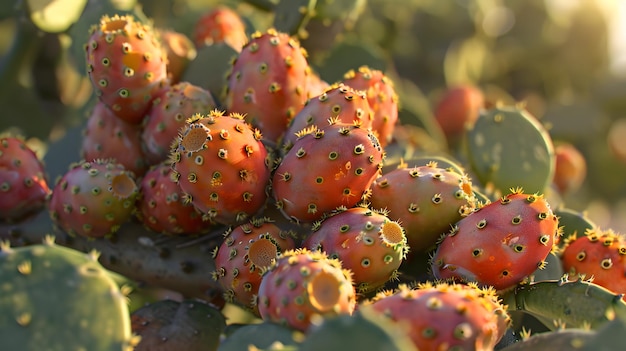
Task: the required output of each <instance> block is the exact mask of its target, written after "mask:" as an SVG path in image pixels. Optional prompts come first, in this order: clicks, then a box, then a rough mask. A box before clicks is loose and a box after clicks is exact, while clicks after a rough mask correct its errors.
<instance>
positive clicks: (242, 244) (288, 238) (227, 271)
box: [212, 218, 296, 315]
mask: <svg viewBox="0 0 626 351" xmlns="http://www.w3.org/2000/svg"><path fill="white" fill-rule="evenodd" d="M295 248H296V244H295V241H294V233H293V232H291V231H285V230H283V229H281V228H280V227H278V226H277V225H276V224H275V223H274V222H273V221H272V220H271V219H269V218H255V219H252V220H250V221H249V222H248V223H243V224H240V225H238V226H236V227H234V228H233V227H231V228H229V229H228V231H227V232H226V234H225V235H224V241H223V242H222V244H221V245H220V246H219V247H216V251H214V254H213V256H214V259H215V268H216V270H215V272H213V274H212V275H213V279H215V280H216V281H217V282H218V283H219V284H220V286H221V287H222V288H223V289H224V300H226V301H227V302H231V303H237V304H239V305H241V306H243V307H245V308H247V309H249V310H250V311H251V312H253V313H254V314H255V315H259V311H258V309H257V306H256V304H255V303H254V302H255V296H256V295H257V293H258V291H259V285H260V284H261V276H262V274H263V272H264V271H265V270H266V269H267V268H269V267H270V266H271V265H272V264H273V263H274V261H276V258H277V257H278V255H279V254H280V253H281V252H284V251H286V250H293V249H295Z"/></svg>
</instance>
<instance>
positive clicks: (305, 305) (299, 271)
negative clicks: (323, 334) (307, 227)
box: [257, 248, 356, 332]
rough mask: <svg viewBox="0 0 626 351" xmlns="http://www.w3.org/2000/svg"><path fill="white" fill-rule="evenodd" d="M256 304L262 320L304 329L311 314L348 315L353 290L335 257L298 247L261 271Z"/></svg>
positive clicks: (307, 326) (346, 273) (308, 323)
mask: <svg viewBox="0 0 626 351" xmlns="http://www.w3.org/2000/svg"><path fill="white" fill-rule="evenodd" d="M257 305H258V308H259V313H260V315H261V318H263V320H265V321H271V322H275V323H280V324H285V325H287V326H290V327H291V328H294V329H297V330H300V331H304V332H306V330H307V329H308V328H309V327H310V326H311V317H313V316H316V315H319V316H322V317H332V316H337V315H340V314H352V312H353V311H354V309H355V307H356V292H355V290H354V287H353V285H352V279H351V277H350V271H348V270H346V269H343V268H342V267H341V263H340V262H339V261H338V260H336V259H330V258H328V257H327V256H326V254H324V253H323V252H319V251H315V252H312V251H310V250H307V249H304V248H300V249H296V250H288V251H285V252H284V253H283V254H282V255H280V256H279V257H278V259H277V260H276V262H275V264H273V265H272V267H271V268H269V269H268V270H267V271H266V272H265V273H264V274H263V278H262V279H261V285H260V286H259V293H258V296H257Z"/></svg>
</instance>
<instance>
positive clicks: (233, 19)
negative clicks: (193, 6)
mask: <svg viewBox="0 0 626 351" xmlns="http://www.w3.org/2000/svg"><path fill="white" fill-rule="evenodd" d="M193 41H194V43H195V45H196V47H197V48H201V47H203V46H205V45H213V44H218V43H225V44H226V45H228V46H230V47H232V48H233V49H234V50H235V51H237V52H240V51H241V48H242V47H243V46H244V45H245V44H246V43H247V42H248V35H247V34H246V24H245V23H244V22H243V19H242V18H241V16H240V15H239V14H238V13H237V12H236V11H235V10H233V9H231V8H230V7H227V6H217V7H215V8H213V9H212V10H210V11H209V12H206V13H204V14H202V15H201V16H200V18H198V20H197V21H196V23H195V26H194V29H193Z"/></svg>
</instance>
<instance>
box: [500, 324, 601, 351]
mask: <svg viewBox="0 0 626 351" xmlns="http://www.w3.org/2000/svg"><path fill="white" fill-rule="evenodd" d="M594 336H595V332H593V331H591V330H583V329H564V330H559V331H553V332H545V333H539V334H534V335H532V336H530V337H529V338H528V339H526V340H524V341H520V342H517V343H515V344H512V345H509V346H507V347H505V348H502V349H500V351H526V350H533V351H553V350H559V351H575V350H582V347H583V345H584V344H585V342H586V341H588V340H591V339H593V337H594Z"/></svg>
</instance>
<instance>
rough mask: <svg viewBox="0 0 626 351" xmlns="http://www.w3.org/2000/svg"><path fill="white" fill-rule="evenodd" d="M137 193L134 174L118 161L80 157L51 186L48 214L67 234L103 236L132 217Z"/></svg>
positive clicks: (114, 230)
mask: <svg viewBox="0 0 626 351" xmlns="http://www.w3.org/2000/svg"><path fill="white" fill-rule="evenodd" d="M137 194H138V187H137V184H136V183H135V178H134V175H133V174H132V173H131V172H129V171H127V170H126V169H125V168H124V166H122V165H120V164H119V163H115V162H113V161H110V160H94V161H81V162H78V163H75V164H72V165H71V166H70V169H69V170H68V171H67V172H66V173H65V174H64V175H63V176H62V177H61V178H60V179H59V180H58V181H57V183H56V185H55V186H54V189H53V191H52V196H51V198H50V204H49V210H50V216H51V217H52V219H53V220H54V222H55V224H56V225H58V226H59V227H60V228H61V229H62V230H64V231H65V232H67V233H68V234H70V235H82V236H86V237H92V238H95V237H103V236H106V235H110V234H113V233H115V232H116V231H117V230H118V229H119V228H120V226H121V225H122V224H124V223H125V222H127V221H128V220H129V219H130V218H131V216H132V213H133V211H134V209H135V200H136V197H137Z"/></svg>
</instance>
